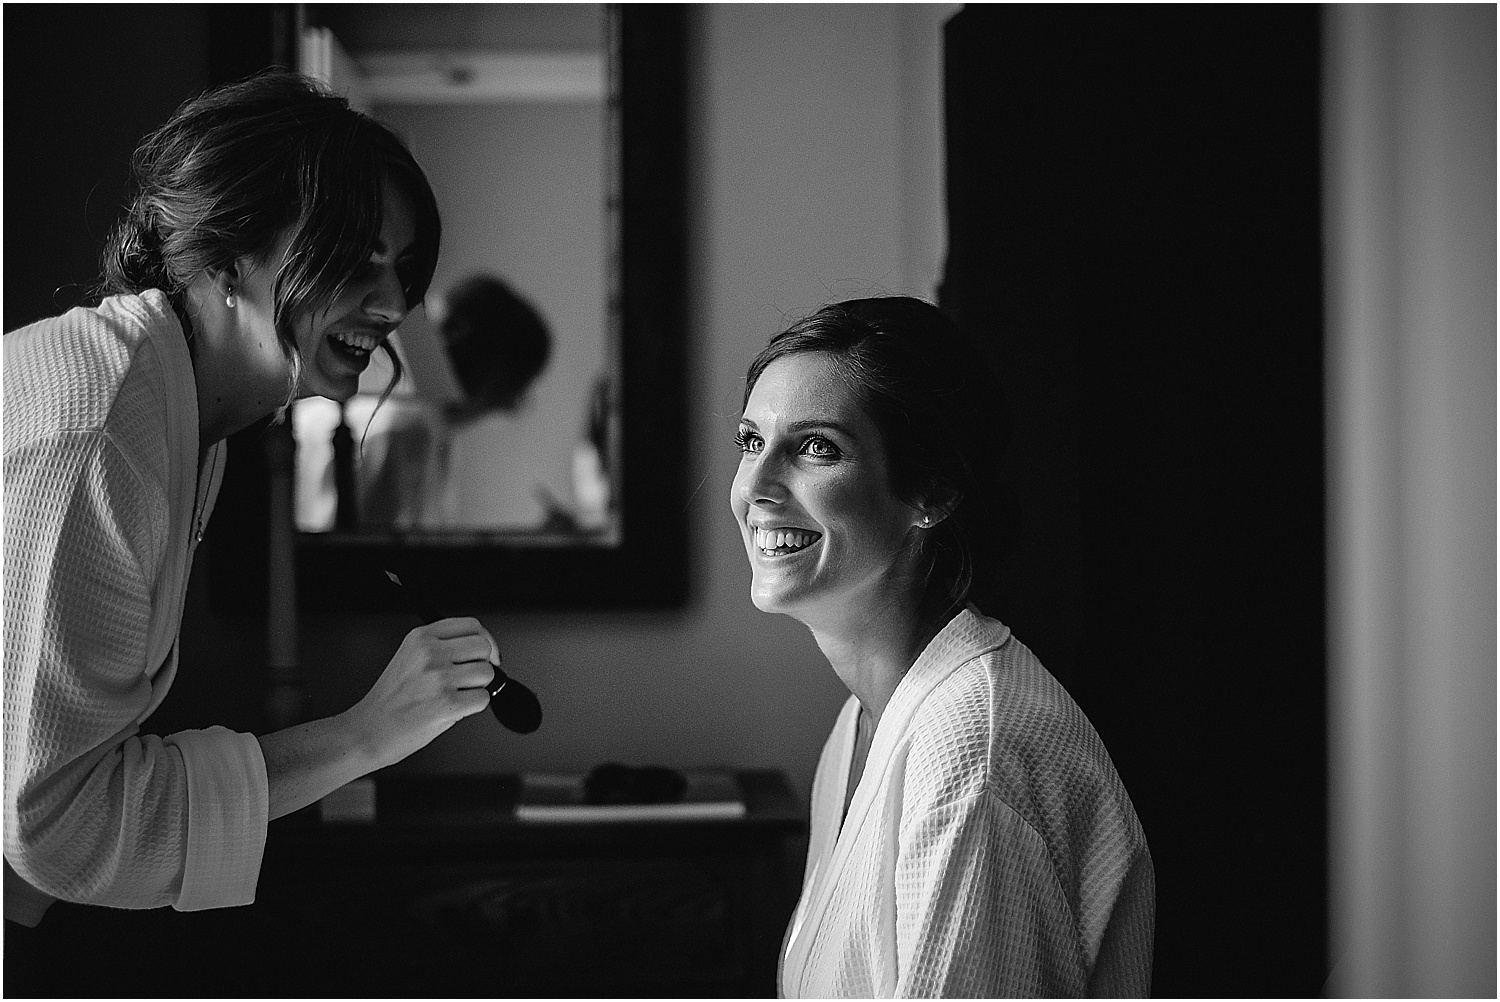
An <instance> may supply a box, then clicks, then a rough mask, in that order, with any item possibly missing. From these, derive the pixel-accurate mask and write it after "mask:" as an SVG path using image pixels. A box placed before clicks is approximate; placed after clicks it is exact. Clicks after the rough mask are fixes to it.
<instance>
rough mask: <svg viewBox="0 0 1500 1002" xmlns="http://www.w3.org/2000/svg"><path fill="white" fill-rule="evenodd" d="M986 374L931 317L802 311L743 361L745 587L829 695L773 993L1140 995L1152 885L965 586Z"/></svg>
mask: <svg viewBox="0 0 1500 1002" xmlns="http://www.w3.org/2000/svg"><path fill="white" fill-rule="evenodd" d="M1001 401H1002V398H1001V396H1000V394H999V390H998V388H997V385H996V384H995V382H994V377H993V374H992V373H990V371H989V370H988V367H987V365H986V364H985V362H984V361H983V359H982V357H981V356H980V355H979V354H978V353H977V352H975V351H974V349H973V348H972V346H971V345H969V344H968V343H967V342H966V341H965V340H964V338H963V335H962V334H961V333H960V332H959V331H958V330H957V328H956V327H954V325H953V324H952V323H951V322H950V321H948V320H947V319H946V318H945V317H944V316H943V315H942V314H941V313H940V312H939V311H938V310H937V309H936V308H935V307H933V306H931V305H929V304H927V303H924V302H922V301H920V300H915V299H909V298H905V297H887V298H878V299H866V300H855V301H851V302H847V303H842V304H838V305H836V306H829V307H825V308H824V309H822V310H820V311H818V312H817V313H815V314H814V315H813V316H811V317H809V318H807V319H806V320H804V321H802V322H800V323H798V324H796V325H794V326H793V327H792V328H791V329H789V330H788V331H786V332H784V333H782V334H780V335H778V336H777V337H775V338H773V339H772V341H771V343H770V345H769V346H768V347H767V348H766V349H765V350H764V351H762V352H761V354H760V355H759V356H758V357H757V358H756V360H755V361H754V362H753V363H752V364H751V367H750V372H749V376H748V377H747V380H746V396H745V406H744V411H743V415H742V417H741V421H740V430H739V445H740V449H741V452H742V459H741V463H740V468H739V472H738V474H737V475H736V477H735V481H734V486H733V489H732V491H731V507H732V508H733V511H734V513H735V517H736V520H737V521H738V523H739V525H740V529H741V534H742V536H743V537H744V541H745V546H746V552H747V555H748V557H749V560H750V565H751V572H752V584H751V598H752V601H753V602H754V603H755V605H756V606H757V607H758V608H760V609H762V610H763V611H767V612H779V613H784V614H787V615H791V616H793V617H794V618H796V619H797V620H799V621H800V622H802V623H804V624H805V625H807V626H808V627H809V628H810V629H811V630H812V632H813V635H814V637H815V638H816V640H817V642H818V645H819V647H820V649H821V650H822V651H823V653H824V655H825V656H826V657H827V658H828V660H829V663H830V665H831V666H832V667H833V669H834V671H835V673H836V674H837V675H838V676H839V678H840V679H841V680H842V681H843V682H844V684H845V685H846V686H847V687H848V688H849V690H850V693H851V695H850V698H849V700H848V702H847V703H846V704H845V706H844V709H843V712H842V713H841V714H840V716H839V718H838V721H837V723H836V724H835V725H834V729H833V732H832V734H831V735H830V736H829V738H828V741H827V743H826V745H825V747H824V749H823V754H822V757H821V758H820V760H819V763H818V770H817V774H816V777H815V779H814V782H813V794H812V832H811V842H810V846H809V854H808V862H807V870H806V874H805V877H804V882H803V890H802V897H801V900H800V901H799V903H798V906H797V909H796V912H795V914H794V915H793V918H792V921H791V924H790V926H789V928H788V930H787V937H786V943H785V946H784V951H783V956H782V970H781V975H780V988H781V992H782V994H783V995H785V996H786V997H789V998H796V997H811V998H837V997H852V998H877V997H957V996H968V997H989V998H995V997H1054V996H1108V997H1127V996H1144V995H1146V994H1148V993H1149V990H1150V981H1151V954H1152V946H1153V935H1154V930H1153V922H1154V913H1155V878H1154V874H1153V871H1152V866H1151V857H1150V853H1149V852H1148V850H1147V847H1146V841H1145V836H1144V833H1143V832H1142V830H1141V826H1140V823H1139V821H1138V820H1137V819H1136V815H1135V811H1134V808H1133V807H1132V805H1131V802H1130V798H1129V796H1128V794H1127V793H1126V792H1125V789H1124V786H1123V785H1122V784H1121V782H1120V778H1119V776H1118V774H1117V773H1116V771H1115V768H1114V765H1113V763H1112V762H1111V761H1110V758H1109V754H1108V753H1107V752H1106V750H1105V748H1104V745H1103V743H1102V742H1101V741H1100V739H1099V736H1098V734H1097V733H1096V732H1095V731H1094V729H1093V727H1092V726H1091V725H1090V724H1089V722H1088V720H1087V718H1086V717H1085V716H1084V714H1083V712H1082V711H1081V710H1080V709H1079V707H1078V706H1077V704H1076V703H1074V702H1073V700H1072V699H1071V697H1069V696H1068V694H1067V692H1066V691H1065V690H1064V689H1063V688H1062V686H1060V685H1059V684H1058V683H1057V682H1056V681H1055V680H1054V679H1053V678H1052V676H1051V675H1050V674H1048V672H1047V671H1046V669H1045V668H1044V667H1043V666H1042V665H1041V663H1040V662H1039V661H1038V660H1037V658H1036V657H1035V656H1034V655H1033V654H1032V653H1031V651H1030V650H1028V649H1027V648H1026V647H1025V645H1023V644H1022V643H1021V642H1020V641H1019V640H1017V639H1016V638H1014V637H1013V636H1012V635H1011V633H1010V631H1009V629H1008V628H1007V627H1005V626H1004V625H1003V624H1001V623H999V622H997V621H996V620H994V619H991V618H988V617H986V616H985V615H984V614H983V613H981V612H980V611H979V610H978V608H976V607H975V606H974V605H973V604H972V602H971V600H970V598H971V594H973V593H974V591H975V590H976V589H977V588H979V587H981V586H983V585H984V584H985V583H986V582H987V581H989V580H991V579H992V578H993V575H994V573H995V566H996V563H997V560H998V557H999V556H1000V554H1001V553H1002V552H1003V550H1004V547H1005V543H1006V539H1005V531H1004V528H1003V525H1004V523H1005V522H1006V518H1005V513H1006V510H1007V509H1006V507H1005V505H1004V504H1003V503H1002V501H1001V500H1000V495H999V493H998V491H997V488H996V481H995V470H996V466H997V461H998V458H999V456H1000V454H1001V452H1002V450H1003V448H1004V445H1005V441H1006V439H1007V438H1008V421H1007V418H1006V416H1005V414H1004V410H1003V403H1002V402H1001Z"/></svg>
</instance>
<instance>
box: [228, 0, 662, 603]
mask: <svg viewBox="0 0 1500 1002" xmlns="http://www.w3.org/2000/svg"><path fill="white" fill-rule="evenodd" d="M298 10H299V17H298V18H297V20H298V21H299V22H300V23H299V24H298V25H297V26H296V29H295V30H296V31H297V35H298V39H297V40H298V44H299V46H300V48H301V52H302V58H301V64H302V68H303V70H304V72H309V73H310V75H314V76H318V77H320V78H322V79H324V80H326V81H327V82H328V83H329V85H330V86H332V87H333V88H334V89H336V90H339V91H340V92H343V93H345V94H346V96H348V97H349V99H350V101H351V103H352V104H354V105H355V106H356V107H360V108H361V109H362V110H366V111H367V112H368V113H370V114H372V115H374V116H375V117H377V118H379V119H381V120H382V121H384V122H386V123H387V124H388V125H391V126H392V127H393V129H394V130H395V131H396V132H397V133H398V134H400V135H402V136H403V138H405V139H406V140H407V142H408V144H409V145H410V146H411V148H412V151H413V154H414V155H415V156H416V157H417V159H418V161H419V162H421V163H422V164H423V166H424V169H425V170H426V171H427V172H428V175H429V180H430V181H431V182H432V185H433V189H434V193H435V194H436V195H437V197H438V201H439V207H440V210H441V212H442V216H443V228H444V233H443V249H442V254H441V256H440V258H439V262H438V269H437V272H436V274H435V275H434V279H433V284H432V288H431V290H430V291H429V294H428V298H427V301H426V303H425V305H424V307H421V308H418V309H416V310H414V311H413V312H412V314H411V315H410V316H409V317H408V319H407V320H406V321H405V322H404V323H403V324H402V326H401V328H400V330H399V331H398V332H397V334H395V335H393V342H394V344H395V347H396V350H397V351H398V352H399V355H400V358H401V362H402V370H403V373H402V375H401V377H400V379H399V381H395V382H393V375H394V369H393V368H392V367H391V365H390V364H389V363H387V362H386V361H385V360H384V358H383V357H381V356H380V355H379V354H377V355H376V356H375V358H376V359H377V360H378V361H372V364H371V367H370V369H369V370H368V371H367V372H366V374H365V378H364V379H363V380H362V381H361V387H360V393H359V394H358V395H357V396H356V397H354V398H353V399H351V400H350V401H347V402H346V403H345V404H343V405H340V404H337V403H334V402H332V401H326V400H309V401H302V402H299V404H298V405H297V406H296V408H295V409H294V411H293V412H292V414H291V416H290V418H289V420H288V421H287V422H286V423H285V425H275V424H273V425H271V426H269V427H260V428H256V429H252V430H251V431H250V432H249V433H242V435H241V436H239V437H238V438H240V439H244V441H236V442H235V443H234V444H233V445H232V448H231V464H230V468H229V470H228V471H227V472H226V481H225V487H224V489H223V491H222V492H221V495H220V500H219V514H220V516H223V515H224V514H225V508H226V507H228V508H232V509H236V512H235V514H234V515H232V516H231V517H230V518H229V519H225V518H223V517H219V518H216V519H215V523H216V524H224V523H225V522H230V523H233V524H246V523H253V524H255V525H257V526H258V527H259V526H265V525H267V524H268V523H269V516H268V515H267V514H266V510H267V509H269V507H270V505H269V501H268V500H266V499H267V496H268V493H269V488H268V487H267V484H268V482H269V481H270V479H271V475H270V467H269V465H268V464H271V465H274V463H275V462H277V460H274V459H271V460H268V459H267V457H266V447H267V445H268V443H270V442H271V441H273V440H276V439H280V438H284V437H290V438H292V439H294V441H295V457H296V458H295V461H294V463H293V470H294V476H293V482H294V484H295V490H294V492H293V497H294V506H293V507H294V512H295V515H294V519H295V525H296V528H297V530H298V531H297V533H296V537H295V563H296V590H297V595H298V604H299V606H300V607H301V608H302V609H303V610H304V611H333V610H345V609H382V608H389V607H392V605H393V602H394V601H395V598H393V596H392V593H391V589H390V588H389V585H388V584H387V583H386V582H385V579H384V575H383V573H381V571H382V570H384V569H385V568H386V567H391V568H392V569H399V570H400V571H401V572H402V576H403V578H406V577H408V576H409V577H411V578H412V579H414V580H419V581H421V582H422V586H423V587H424V589H425V590H427V591H428V592H429V593H430V594H431V595H432V596H433V599H434V601H436V602H437V603H438V604H440V605H441V606H442V607H443V608H444V609H445V610H454V611H458V610H469V611H480V610H484V609H498V608H623V607H669V606H672V605H676V604H678V603H680V601H681V600H682V598H683V596H684V594H685V588H686V565H687V560H686V550H685V548H684V547H683V546H682V545H680V541H681V539H682V537H683V533H682V531H681V529H680V527H681V524H682V523H683V521H684V514H685V513H684V511H683V509H684V507H685V504H686V499H685V495H684V491H683V485H682V479H683V478H682V464H683V461H684V460H685V457H684V456H683V455H682V452H681V448H680V446H678V445H676V444H675V443H677V442H679V441H680V440H681V438H682V434H681V433H682V429H683V427H684V421H685V405H684V391H683V386H682V373H683V371H684V365H683V358H682V346H683V338H682V314H683V299H684V296H683V271H684V268H683V264H684V250H683V247H684V237H683V232H684V208H683V184H682V173H683V142H684V139H683V137H684V134H685V114H684V109H685V97H684V91H685V81H684V79H683V66H684V60H683V48H684V45H683V41H684V26H683V16H682V15H681V14H680V13H679V12H677V11H675V10H674V9H672V8H670V7H664V8H657V7H654V6H652V7H647V6H632V5H597V4H474V5H466V4H338V5H334V4H328V5H322V4H319V5H303V6H301V7H299V8H298ZM387 393H388V395H387ZM382 397H384V400H383V401H382ZM272 454H273V455H275V454H276V453H275V450H272ZM278 517H279V516H278ZM648 532H649V533H650V538H649V539H647V538H646V533H648ZM664 532H665V533H666V535H665V536H664V535H663V533H664ZM265 538H266V533H265V532H264V531H257V532H252V533H244V534H241V533H235V534H234V538H233V539H222V538H221V539H213V538H212V536H211V537H210V539H211V542H210V544H209V545H210V546H211V549H210V553H211V558H210V559H211V562H212V566H213V568H214V569H213V571H212V572H211V579H212V584H211V594H212V595H213V596H214V601H215V604H216V605H217V606H220V607H228V608H262V607H264V604H265V602H264V597H263V596H264V589H265V587H266V586H267V585H266V581H265V578H264V576H263V574H262V573H261V568H262V567H263V566H264V564H265V557H264V555H263V553H261V552H258V551H257V548H261V549H263V548H264V545H265ZM663 538H671V539H674V540H678V541H679V542H678V543H676V544H674V545H673V546H671V547H661V546H660V545H659V544H660V540H661V539H663ZM664 551H670V552H664ZM225 562H232V563H233V564H235V565H236V566H237V567H241V568H244V570H242V571H240V572H238V573H221V570H220V568H221V565H222V564H223V563H225ZM257 592H259V594H257Z"/></svg>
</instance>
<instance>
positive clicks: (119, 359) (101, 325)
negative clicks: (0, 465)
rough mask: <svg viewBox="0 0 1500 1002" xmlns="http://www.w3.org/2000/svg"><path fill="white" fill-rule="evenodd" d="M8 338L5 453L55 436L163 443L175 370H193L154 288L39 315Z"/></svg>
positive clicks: (163, 300)
mask: <svg viewBox="0 0 1500 1002" xmlns="http://www.w3.org/2000/svg"><path fill="white" fill-rule="evenodd" d="M3 343H4V376H3V378H4V396H5V414H4V422H5V443H6V444H5V448H6V451H7V453H8V454H9V453H11V452H12V451H14V450H15V449H18V448H23V447H25V446H27V445H30V444H33V443H35V442H37V441H40V440H43V439H46V438H49V437H53V436H56V435H58V434H78V433H91V432H93V433H104V432H106V431H111V432H118V433H121V434H123V435H124V436H125V437H126V438H127V439H129V438H131V437H133V435H132V433H135V434H134V437H142V438H144V439H145V440H146V441H158V442H159V440H160V437H161V436H160V433H159V432H158V431H156V430H155V429H156V427H157V426H159V424H160V420H161V418H160V417H158V415H161V414H163V413H164V411H165V410H166V408H167V406H168V397H169V396H170V393H171V389H170V387H169V383H170V381H171V376H170V373H171V372H172V371H173V370H174V369H175V370H183V369H184V367H186V368H185V371H187V372H188V373H190V372H191V362H189V361H187V348H186V342H185V341H184V340H183V338H182V328H181V326H180V324H179V323H178V322H177V318H176V316H175V315H174V314H173V312H172V309H171V307H170V306H169V305H168V304H167V300H166V297H165V296H164V295H162V293H160V292H157V291H156V290H149V291H147V292H145V293H143V294H141V295H138V296H137V295H130V296H112V297H110V298H108V299H106V300H104V301H103V302H102V303H100V304H99V305H98V306H95V307H79V308H77V309H73V310H69V311H68V312H67V313H65V314H63V315H61V316H58V317H51V318H49V319H46V320H40V321H38V322H36V323H34V324H31V325H29V326H26V327H22V328H20V329H18V330H15V331H12V332H10V333H9V334H6V335H5V337H4V342H3ZM174 353H176V354H180V356H181V357H175V354H174ZM142 424H144V425H145V426H146V427H140V426H141V425H142Z"/></svg>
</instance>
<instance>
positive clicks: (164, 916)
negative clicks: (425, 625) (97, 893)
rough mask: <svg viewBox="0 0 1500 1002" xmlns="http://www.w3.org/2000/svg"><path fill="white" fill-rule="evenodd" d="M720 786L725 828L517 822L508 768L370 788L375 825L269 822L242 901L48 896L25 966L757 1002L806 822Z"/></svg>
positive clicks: (143, 990)
mask: <svg viewBox="0 0 1500 1002" xmlns="http://www.w3.org/2000/svg"><path fill="white" fill-rule="evenodd" d="M738 778H739V781H740V785H741V788H742V790H743V792H744V797H745V802H746V807H747V811H746V815H745V817H743V818H740V819H736V820H714V821H635V822H588V823H540V822H529V821H528V822H523V821H518V820H517V819H516V818H515V815H514V805H515V800H516V794H517V791H518V789H519V783H518V781H517V780H516V778H515V777H510V776H487V777H389V778H383V779H381V780H379V781H378V789H377V820H376V821H375V822H373V823H357V822H355V823H324V822H322V821H320V820H319V819H318V818H317V815H316V814H315V813H313V812H312V811H308V812H303V813H301V814H298V815H293V816H291V817H288V818H285V819H282V820H279V821H276V822H273V823H272V825H271V832H270V837H269V839H268V844H267V849H266V859H265V864H264V867H263V869H262V874H261V882H260V888H259V891H258V894H257V900H256V903H255V904H254V905H252V906H250V907H247V908H231V909H220V910H215V911H211V912H198V913H191V914H180V913H177V912H173V911H171V910H155V911H150V912H122V911H114V910H110V909H101V908H89V907H82V906H77V905H69V904H65V903H59V904H57V905H54V906H53V908H52V910H51V911H50V912H49V913H48V915H47V917H46V919H45V920H44V921H43V923H42V925H41V926H40V927H39V928H38V930H36V931H37V932H38V933H39V934H40V935H38V936H37V937H36V941H37V944H38V947H37V950H36V954H35V958H34V959H35V961H36V964H37V967H36V968H34V969H35V970H38V971H40V972H45V973H44V974H43V977H45V979H46V980H47V982H48V989H49V990H48V991H47V994H51V995H62V996H69V995H71V996H89V995H111V996H132V995H155V996H168V995H183V996H207V997H212V996H246V995H254V996H303V997H316V996H367V997H463V996H485V997H505V996H523V997H538V996H539V997H548V996H552V997H557V996H573V997H577V996H593V997H631V996H637V997H640V996H649V997H673V996H677V997H712V996H728V997H755V996H766V997H774V995H775V994H776V992H775V973H776V960H777V956H776V955H777V951H778V949H779V947H780V944H781V936H782V933H783V931H784V929H785V926H786V922H787V919H788V917H789V916H790V914H791V910H792V907H793V906H794V904H795V902H796V895H797V890H798V885H799V883H800V880H801V868H802V862H803V858H804V853H805V846H806V832H807V821H806V815H805V811H804V809H803V808H802V806H801V805H799V804H797V803H796V802H795V801H794V800H793V797H792V795H791V793H790V791H789V789H788V787H787V784H786V781H785V779H784V777H783V776H782V775H781V774H779V773H776V772H742V773H739V774H738ZM13 959H15V958H13V957H8V958H7V960H8V961H9V960H13ZM10 967H11V964H10V963H7V968H10ZM17 987H19V985H18V986H17Z"/></svg>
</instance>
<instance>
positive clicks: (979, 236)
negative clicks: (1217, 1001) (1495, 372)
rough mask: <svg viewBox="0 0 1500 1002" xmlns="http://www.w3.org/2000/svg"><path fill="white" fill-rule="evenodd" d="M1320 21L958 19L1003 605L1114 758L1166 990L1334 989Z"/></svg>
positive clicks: (964, 313) (1233, 17)
mask: <svg viewBox="0 0 1500 1002" xmlns="http://www.w3.org/2000/svg"><path fill="white" fill-rule="evenodd" d="M1318 53H1319V46H1318V13H1317V9H1316V8H1212V9H1194V8H1183V7H1168V8H1159V9H1158V8H1126V9H1115V8H1101V7H1045V8H1035V7H1012V6H1008V5H1007V6H1002V5H993V6H992V5H971V6H969V7H967V8H966V9H965V10H964V11H962V12H961V13H960V14H958V15H956V16H955V17H954V19H953V20H952V21H951V22H950V23H949V25H948V29H947V33H946V66H947V68H946V74H947V81H946V85H947V102H948V116H949V117H948V143H949V176H948V183H949V199H950V202H949V213H950V218H949V228H950V237H951V241H952V243H951V254H950V260H949V267H948V273H947V275H946V278H945V284H944V288H943V293H942V299H943V304H944V306H945V308H948V309H949V310H951V311H952V312H953V313H955V314H956V315H958V316H959V318H960V319H961V321H962V322H964V323H965V324H966V326H968V327H969V329H970V330H971V331H973V332H974V333H975V334H976V335H978V336H980V337H982V338H983V339H984V341H985V343H986V344H987V345H988V347H989V349H990V351H991V354H992V357H993V358H994V360H995V362H996V363H997V365H998V367H999V369H1000V371H1001V375H1002V381H1003V382H1004V383H1005V385H1006V390H1007V393H1008V395H1009V396H1010V398H1011V402H1012V406H1013V407H1014V409H1015V411H1016V412H1017V415H1018V433H1017V439H1016V443H1015V446H1014V450H1013V453H1012V461H1013V463H1012V474H1013V479H1014V481H1015V484H1016V487H1017V490H1018V493H1019V494H1020V496H1021V502H1022V505H1023V509H1024V517H1025V519H1026V529H1025V536H1024V541H1023V543H1022V546H1021V548H1020V550H1019V551H1018V553H1017V555H1016V557H1015V558H1014V560H1013V561H1012V563H1011V568H1010V574H1009V575H1008V581H1007V586H1006V588H1005V590H1004V594H1003V595H1002V596H1001V597H1000V598H999V600H998V601H997V602H996V603H995V610H994V611H995V612H996V613H997V614H998V615H999V616H1000V617H1001V618H1003V619H1005V620H1007V621H1008V622H1009V623H1010V624H1011V625H1012V627H1013V628H1014V629H1015V631H1016V634H1017V635H1018V636H1019V637H1020V638H1021V639H1022V640H1023V641H1025V642H1026V643H1028V644H1029V645H1030V646H1032V647H1033V649H1034V650H1036V651H1037V653H1038V654H1039V655H1040V657H1041V658H1042V660H1043V662H1044V663H1046V664H1048V665H1049V667H1051V668H1052V669H1053V670H1054V672H1055V673H1056V674H1057V675H1058V676H1059V678H1060V679H1061V680H1062V681H1063V682H1064V683H1065V684H1066V685H1067V686H1068V688H1069V689H1070V690H1071V691H1072V693H1073V694H1074V696H1075V697H1076V698H1077V699H1078V701H1079V702H1080V704H1081V705H1082V706H1083V708H1084V709H1085V711H1086V712H1087V713H1088V714H1089V716H1090V718H1091V719H1092V720H1093V721H1094V723H1095V725H1096V727H1097V728H1098V729H1099V731H1100V733H1101V734H1102V736H1103V737H1104V740H1105V743H1106V745H1107V746H1108V747H1109V749H1110V752H1111V754H1112V755H1113V756H1114V758H1115V761H1116V763H1117V765H1118V767H1119V769H1120V772H1121V774H1122V776H1123V777H1124V780H1125V783H1126V786H1127V787H1128V788H1129V790H1130V792H1131V795H1132V798H1133V799H1134V801H1135V804H1136V808H1137V810H1138V812H1139V814H1140V816H1141V820H1142V823H1143V825H1144V826H1145V829H1146V834H1147V838H1148V840H1149V842H1150V844H1151V849H1152V854H1153V857H1154V859H1155V862H1156V867H1157V879H1158V892H1157V904H1158V922H1157V956H1156V981H1155V988H1156V993H1157V994H1160V995H1208V996H1225V995H1233V996H1265V995H1272V996H1274V995H1308V994H1313V995H1316V994H1317V993H1318V991H1319V989H1320V987H1321V985H1322V983H1323V980H1324V977H1325V975H1326V970H1325V960H1324V954H1325V932H1324V924H1325V914H1326V906H1325V900H1324V899H1325V887H1326V877H1325V863H1324V835H1325V830H1326V822H1325V805H1324V762H1325V752H1324V738H1325V724H1324V713H1323V708H1324V695H1323V685H1324V648H1323V525H1322V512H1323V466H1322V441H1323V437H1322V331H1321V326H1322V323H1321V291H1320V289H1321V285H1320V267H1321V265H1320V247H1319V202H1318V118H1317V109H1318V76H1317V72H1318V59H1319V55H1318Z"/></svg>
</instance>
